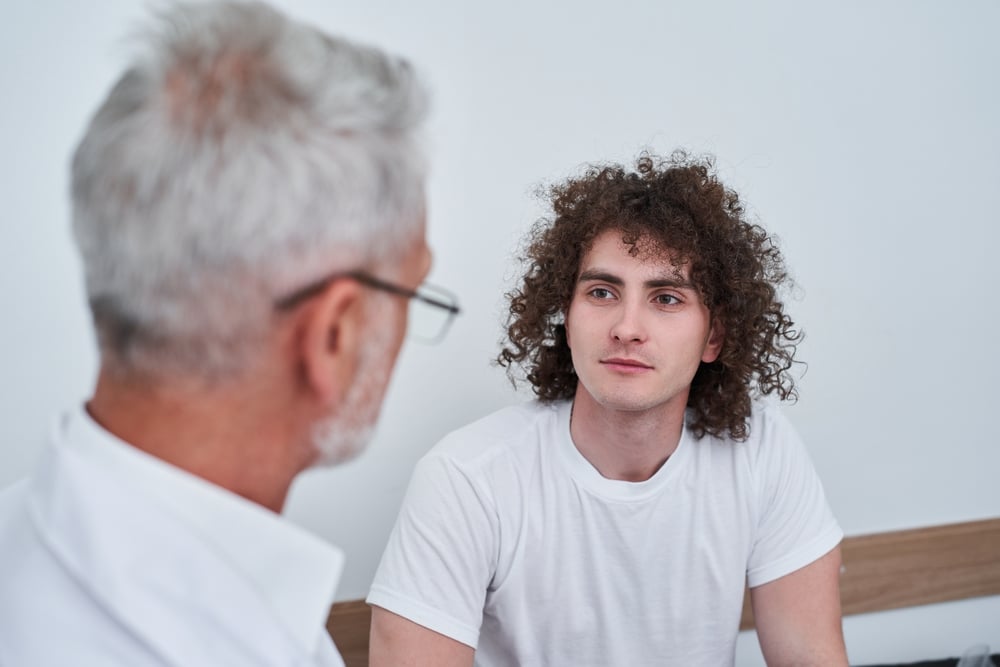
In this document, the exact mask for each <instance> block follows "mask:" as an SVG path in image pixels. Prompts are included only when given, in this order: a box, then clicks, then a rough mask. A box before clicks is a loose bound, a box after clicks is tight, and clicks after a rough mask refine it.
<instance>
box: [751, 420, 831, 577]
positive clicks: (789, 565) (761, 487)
mask: <svg viewBox="0 0 1000 667" xmlns="http://www.w3.org/2000/svg"><path fill="white" fill-rule="evenodd" d="M759 426H760V428H762V433H761V438H760V440H759V444H758V447H759V449H758V451H757V452H756V463H755V479H756V501H757V502H756V508H757V512H756V513H757V531H756V536H755V539H754V541H753V547H752V549H751V553H750V558H749V562H748V564H747V582H748V584H749V586H750V587H751V588H753V587H755V586H760V585H762V584H766V583H768V582H770V581H774V580H775V579H778V578H780V577H783V576H785V575H786V574H790V573H792V572H794V571H795V570H798V569H800V568H802V567H805V566H806V565H809V564H810V563H812V562H813V561H815V560H817V559H819V558H820V557H822V556H824V555H825V554H827V553H829V552H830V551H831V550H832V549H833V548H834V547H836V546H837V544H839V543H840V540H841V539H842V538H843V537H844V533H843V531H841V529H840V526H839V525H838V524H837V521H836V519H835V518H834V516H833V512H832V511H831V510H830V506H829V505H828V504H827V501H826V495H825V494H824V493H823V485H822V483H821V482H820V479H819V476H818V475H817V474H816V470H815V468H814V467H813V464H812V461H811V460H810V459H809V454H808V452H807V451H806V448H805V446H804V445H803V444H802V441H801V439H800V438H799V436H798V434H797V433H796V432H795V429H794V428H793V427H792V425H791V423H789V422H788V420H787V419H786V418H785V417H784V416H783V415H782V414H781V413H780V412H778V411H776V410H768V411H767V412H766V413H765V415H764V417H763V419H762V420H761V422H759Z"/></svg>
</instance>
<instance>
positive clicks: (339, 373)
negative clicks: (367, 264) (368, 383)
mask: <svg viewBox="0 0 1000 667" xmlns="http://www.w3.org/2000/svg"><path fill="white" fill-rule="evenodd" d="M361 289H362V288H361V286H360V285H358V283H357V282H356V281H354V280H351V279H349V278H342V279H339V280H334V281H333V282H331V283H330V285H329V286H327V288H326V289H325V290H323V292H322V293H321V294H319V295H318V296H316V297H315V298H314V301H313V303H311V304H309V310H308V312H306V313H304V314H303V317H304V320H303V328H304V331H303V334H302V337H301V342H300V350H299V354H300V359H301V363H302V368H303V374H304V378H303V379H304V381H305V383H306V385H307V387H308V389H309V390H310V391H311V392H313V393H314V394H315V395H316V398H317V400H318V401H320V402H321V403H322V404H323V405H324V406H327V407H329V406H333V405H335V404H336V403H337V402H339V401H340V400H341V399H342V398H343V396H344V392H345V391H346V389H347V387H349V386H350V384H351V382H353V380H354V374H355V371H356V367H357V360H358V351H359V346H360V343H361V329H362V327H363V325H364V321H363V319H364V318H363V310H364V308H363V304H362V298H361Z"/></svg>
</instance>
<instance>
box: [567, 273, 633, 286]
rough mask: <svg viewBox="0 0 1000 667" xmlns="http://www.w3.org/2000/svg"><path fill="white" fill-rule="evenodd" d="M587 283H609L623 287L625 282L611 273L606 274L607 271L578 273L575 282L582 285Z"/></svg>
mask: <svg viewBox="0 0 1000 667" xmlns="http://www.w3.org/2000/svg"><path fill="white" fill-rule="evenodd" d="M588 281H600V282H602V283H610V284H612V285H619V286H621V285H624V284H625V281H624V280H622V279H621V278H619V277H618V276H616V275H615V274H613V273H608V272H607V271H602V270H601V269H586V270H584V271H581V272H580V277H579V278H577V279H576V282H578V283H583V282H588Z"/></svg>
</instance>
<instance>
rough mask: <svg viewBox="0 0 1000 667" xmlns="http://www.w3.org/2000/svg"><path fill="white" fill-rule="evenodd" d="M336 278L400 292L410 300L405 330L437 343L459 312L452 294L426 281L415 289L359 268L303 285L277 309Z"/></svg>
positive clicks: (280, 301)
mask: <svg viewBox="0 0 1000 667" xmlns="http://www.w3.org/2000/svg"><path fill="white" fill-rule="evenodd" d="M338 278H351V279H353V280H356V281H358V282H359V283H361V284H362V285H365V286H367V287H371V288H374V289H378V290H382V291H384V292H389V293H390V294H395V295H396V296H401V297H403V298H405V299H409V301H410V313H409V329H408V331H407V334H408V335H409V336H410V337H411V338H413V339H415V340H419V341H421V342H424V343H437V342H439V341H440V340H441V339H442V338H444V336H445V334H446V333H447V332H448V327H450V326H451V321H452V320H453V319H455V316H456V315H458V314H459V313H460V312H462V309H461V308H459V307H458V300H457V299H456V298H455V295H454V294H452V293H451V292H449V291H448V290H446V289H444V288H443V287H437V286H435V285H431V284H429V283H424V284H423V285H421V286H420V287H419V288H417V289H415V290H411V289H407V288H406V287H402V286H400V285H395V284H393V283H390V282H386V281H384V280H381V279H379V278H376V277H374V276H370V275H368V274H367V273H364V272H362V271H342V272H338V273H334V274H332V275H329V276H326V277H325V278H322V279H320V280H317V281H316V282H314V283H310V284H309V285H306V286H305V287H303V288H302V289H298V290H296V291H294V292H292V293H291V294H289V295H287V296H283V297H281V298H280V299H278V300H277V301H275V302H274V307H275V308H276V309H278V310H291V309H292V308H294V307H295V306H297V305H299V304H300V303H303V302H304V301H307V300H308V299H311V298H312V297H314V296H316V295H317V294H319V293H320V292H322V291H323V290H324V289H325V288H326V286H327V285H329V284H330V283H331V282H333V281H334V280H337V279H338Z"/></svg>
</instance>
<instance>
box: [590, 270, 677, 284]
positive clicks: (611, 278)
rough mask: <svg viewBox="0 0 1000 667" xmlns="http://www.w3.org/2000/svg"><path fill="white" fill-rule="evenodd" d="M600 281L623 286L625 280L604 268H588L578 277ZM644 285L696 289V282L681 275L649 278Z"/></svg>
mask: <svg viewBox="0 0 1000 667" xmlns="http://www.w3.org/2000/svg"><path fill="white" fill-rule="evenodd" d="M590 281H598V282H602V283H608V284H609V285H615V286H618V287H620V286H622V285H624V284H625V281H624V280H622V279H621V278H620V277H618V276H616V275H615V274H613V273H610V272H608V271H604V270H602V269H586V270H584V271H581V272H580V277H579V278H577V282H578V283H583V282H590ZM643 286H645V287H647V288H653V289H655V288H657V287H674V288H677V289H694V284H693V283H691V281H689V280H684V279H683V278H681V277H680V276H666V277H663V278H653V279H652V280H647V281H645V282H644V283H643Z"/></svg>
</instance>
